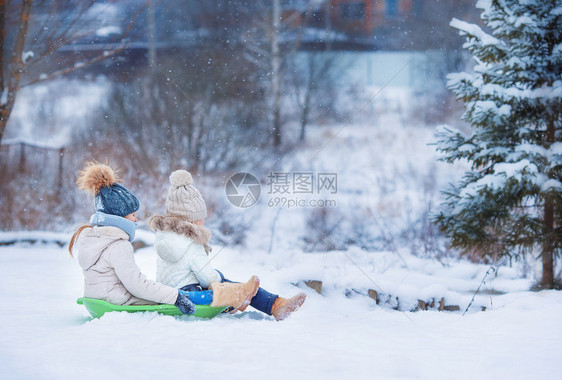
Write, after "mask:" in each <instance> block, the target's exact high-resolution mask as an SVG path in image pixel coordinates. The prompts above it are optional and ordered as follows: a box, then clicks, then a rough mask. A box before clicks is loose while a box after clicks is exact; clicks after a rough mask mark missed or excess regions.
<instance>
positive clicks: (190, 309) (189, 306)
mask: <svg viewBox="0 0 562 380" xmlns="http://www.w3.org/2000/svg"><path fill="white" fill-rule="evenodd" d="M174 305H175V306H176V307H177V308H178V309H180V311H181V312H182V313H184V314H193V313H195V304H194V303H193V302H191V300H190V299H189V297H188V296H187V293H185V292H182V291H181V290H178V299H177V300H176V303H175V304H174Z"/></svg>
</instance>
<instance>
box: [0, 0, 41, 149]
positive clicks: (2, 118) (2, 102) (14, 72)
mask: <svg viewBox="0 0 562 380" xmlns="http://www.w3.org/2000/svg"><path fill="white" fill-rule="evenodd" d="M5 4H6V2H5V1H2V0H0V12H2V14H1V15H0V16H1V17H2V21H1V26H2V30H1V37H0V49H5V46H4V45H5V43H6V40H5V24H4V23H5V18H6V8H5ZM32 4H33V0H23V1H22V4H21V13H20V18H19V22H18V34H17V36H16V41H15V43H14V49H13V50H12V54H11V56H10V57H9V61H10V64H9V65H6V62H5V61H4V59H2V61H0V72H1V73H2V74H0V75H1V76H2V79H1V80H0V82H1V83H2V95H1V97H0V144H1V143H2V138H3V137H4V132H5V131H6V126H7V124H8V119H9V118H10V115H11V113H12V109H13V108H14V103H15V102H16V95H17V93H18V90H19V83H20V77H21V73H22V71H23V65H24V62H23V57H22V53H23V49H24V46H25V40H26V38H27V25H28V24H29V15H30V13H31V5H32ZM2 58H4V57H2ZM6 66H7V67H9V68H10V72H9V77H8V78H4V72H5V69H6Z"/></svg>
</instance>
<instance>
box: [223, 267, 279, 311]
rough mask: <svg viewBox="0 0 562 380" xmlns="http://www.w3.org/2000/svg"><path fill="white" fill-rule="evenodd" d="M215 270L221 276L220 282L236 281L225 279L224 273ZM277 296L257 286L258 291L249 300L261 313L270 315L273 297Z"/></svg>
mask: <svg viewBox="0 0 562 380" xmlns="http://www.w3.org/2000/svg"><path fill="white" fill-rule="evenodd" d="M215 270H216V271H217V272H219V274H220V276H221V282H233V283H235V282H236V281H230V280H228V279H226V278H225V277H224V275H223V274H222V273H221V271H219V270H217V269H215ZM277 297H279V296H278V295H277V294H273V293H270V292H268V291H267V290H265V289H262V288H258V292H257V293H256V295H255V296H254V298H252V301H251V302H250V306H251V307H253V308H255V309H257V310H259V311H261V312H262V313H266V314H267V315H271V307H272V306H273V302H275V299H276V298H277Z"/></svg>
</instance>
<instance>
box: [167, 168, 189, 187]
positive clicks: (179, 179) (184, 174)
mask: <svg viewBox="0 0 562 380" xmlns="http://www.w3.org/2000/svg"><path fill="white" fill-rule="evenodd" d="M170 183H171V184H172V186H174V187H181V186H188V185H191V184H192V183H193V178H192V177H191V174H190V173H189V172H188V171H185V170H176V171H175V172H173V173H172V174H171V175H170Z"/></svg>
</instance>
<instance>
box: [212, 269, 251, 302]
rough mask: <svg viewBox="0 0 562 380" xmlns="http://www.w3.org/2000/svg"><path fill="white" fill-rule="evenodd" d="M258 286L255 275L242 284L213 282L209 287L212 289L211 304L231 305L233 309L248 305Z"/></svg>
mask: <svg viewBox="0 0 562 380" xmlns="http://www.w3.org/2000/svg"><path fill="white" fill-rule="evenodd" d="M259 286H260V279H259V278H258V277H257V276H252V278H250V280H249V281H248V282H246V283H243V284H239V283H234V282H223V283H220V282H213V283H212V284H211V286H210V287H209V289H210V290H212V291H213V302H211V306H213V307H222V306H232V307H233V308H234V309H239V308H240V307H243V306H248V305H249V304H250V302H251V301H252V298H253V297H254V296H255V295H256V293H257V292H258V288H259Z"/></svg>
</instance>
